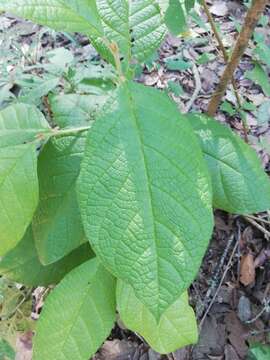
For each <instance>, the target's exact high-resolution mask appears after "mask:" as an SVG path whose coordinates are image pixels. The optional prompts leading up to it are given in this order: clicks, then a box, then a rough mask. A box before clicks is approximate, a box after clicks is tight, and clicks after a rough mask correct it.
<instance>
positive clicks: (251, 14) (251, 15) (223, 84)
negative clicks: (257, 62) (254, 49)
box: [207, 0, 268, 116]
mask: <svg viewBox="0 0 270 360" xmlns="http://www.w3.org/2000/svg"><path fill="white" fill-rule="evenodd" d="M267 3H268V0H252V4H251V7H250V8H249V10H248V12H247V15H246V18H245V22H244V25H243V27H242V30H241V32H240V34H239V37H238V39H237V42H236V44H235V47H234V50H233V53H232V56H231V58H230V60H229V62H228V63H227V66H226V68H225V70H224V73H223V75H222V77H221V79H220V82H219V84H218V86H217V89H216V91H215V93H214V94H213V96H212V98H211V100H210V103H209V105H208V109H207V113H208V114H209V115H210V116H214V115H215V113H216V111H217V109H218V106H219V104H220V102H221V99H222V97H223V95H224V94H225V91H226V89H227V86H228V84H229V83H230V82H231V81H232V78H233V74H234V71H235V70H236V68H237V66H238V65H239V62H240V60H241V57H242V56H243V54H244V52H245V50H246V48H247V47H248V42H249V40H250V38H251V36H252V34H253V31H254V29H255V27H256V25H257V23H258V21H259V18H260V16H261V14H262V13H263V11H264V9H265V7H266V5H267Z"/></svg>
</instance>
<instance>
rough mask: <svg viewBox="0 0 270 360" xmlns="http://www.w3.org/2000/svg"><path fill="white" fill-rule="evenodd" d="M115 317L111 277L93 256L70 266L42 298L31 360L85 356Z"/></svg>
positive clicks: (81, 359)
mask: <svg viewBox="0 0 270 360" xmlns="http://www.w3.org/2000/svg"><path fill="white" fill-rule="evenodd" d="M114 321H115V280H114V279H113V277H112V275H111V274H110V273H108V272H107V271H106V270H105V269H104V268H103V267H102V266H101V265H100V263H99V262H98V261H97V259H93V260H90V261H87V262H86V263H84V264H82V265H80V266H79V267H77V268H76V269H74V270H72V271H71V272H70V273H69V274H68V275H67V276H66V277H65V278H64V279H63V280H62V281H61V282H60V284H59V285H58V286H57V287H56V288H55V289H54V290H53V292H52V293H51V294H50V295H49V297H48V298H47V299H46V302H45V305H44V308H43V310H42V313H41V317H40V319H39V322H38V325H37V335H36V337H35V339H34V357H33V358H34V360H48V359H53V360H63V359H65V360H75V359H76V360H88V359H89V358H91V356H92V355H94V354H95V352H96V351H97V350H98V348H99V347H100V345H101V344H102V343H103V341H104V340H105V339H106V338H107V336H108V335H109V334H110V331H111V329H112V327H113V324H114Z"/></svg>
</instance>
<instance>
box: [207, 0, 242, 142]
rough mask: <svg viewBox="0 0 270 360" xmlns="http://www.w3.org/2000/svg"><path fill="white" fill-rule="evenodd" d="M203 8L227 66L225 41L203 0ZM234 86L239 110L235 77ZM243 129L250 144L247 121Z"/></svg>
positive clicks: (239, 103)
mask: <svg viewBox="0 0 270 360" xmlns="http://www.w3.org/2000/svg"><path fill="white" fill-rule="evenodd" d="M202 6H203V9H204V11H205V13H206V16H207V18H208V21H209V24H210V26H211V29H212V31H213V33H214V35H215V38H216V40H217V43H218V47H219V49H220V51H221V52H222V55H223V59H224V61H225V63H226V64H227V63H228V61H229V56H228V53H227V51H226V49H225V46H224V44H223V41H222V39H221V37H220V35H219V32H218V29H217V27H216V24H215V21H214V19H213V16H212V14H211V12H210V10H209V8H208V5H207V3H206V0H202ZM232 86H233V90H234V95H235V97H236V101H237V105H238V108H239V109H240V108H241V106H242V104H241V98H240V95H239V94H238V90H237V84H236V81H235V79H234V77H233V76H232ZM243 129H244V137H245V141H246V142H248V129H247V126H246V123H245V121H243Z"/></svg>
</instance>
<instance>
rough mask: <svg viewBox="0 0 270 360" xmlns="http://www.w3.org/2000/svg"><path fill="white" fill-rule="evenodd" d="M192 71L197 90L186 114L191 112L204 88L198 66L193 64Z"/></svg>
mask: <svg viewBox="0 0 270 360" xmlns="http://www.w3.org/2000/svg"><path fill="white" fill-rule="evenodd" d="M192 70H193V74H194V80H195V90H194V92H193V94H192V96H191V98H190V100H189V101H188V103H187V105H186V107H185V112H189V110H190V109H191V108H192V105H193V104H194V102H195V100H196V99H197V96H198V95H199V92H200V91H201V88H202V83H201V79H200V74H199V71H198V69H197V66H196V64H193V68H192Z"/></svg>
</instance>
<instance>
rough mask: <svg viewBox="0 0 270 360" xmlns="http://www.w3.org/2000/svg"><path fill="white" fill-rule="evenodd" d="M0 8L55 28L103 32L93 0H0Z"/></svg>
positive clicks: (87, 32)
mask: <svg viewBox="0 0 270 360" xmlns="http://www.w3.org/2000/svg"><path fill="white" fill-rule="evenodd" d="M0 10H3V11H7V12H9V13H11V14H14V15H17V16H21V17H22V18H25V19H29V20H32V21H33V22H35V23H38V24H41V25H47V26H49V27H51V28H52V29H55V30H60V31H69V32H75V31H77V32H82V33H86V34H89V33H91V34H93V35H102V33H103V30H102V25H101V23H100V19H99V16H98V12H97V8H96V1H95V0H8V1H7V0H0Z"/></svg>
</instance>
